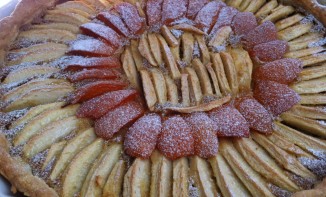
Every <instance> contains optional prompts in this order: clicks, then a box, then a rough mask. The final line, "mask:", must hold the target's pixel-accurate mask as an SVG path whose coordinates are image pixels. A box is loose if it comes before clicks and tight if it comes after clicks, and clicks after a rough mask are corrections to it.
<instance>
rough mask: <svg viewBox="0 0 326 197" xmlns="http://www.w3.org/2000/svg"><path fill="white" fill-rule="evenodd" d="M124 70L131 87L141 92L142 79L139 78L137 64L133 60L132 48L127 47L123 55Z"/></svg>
mask: <svg viewBox="0 0 326 197" xmlns="http://www.w3.org/2000/svg"><path fill="white" fill-rule="evenodd" d="M121 60H122V67H123V70H124V72H125V74H126V76H127V78H128V80H129V81H130V83H131V85H132V86H133V87H135V88H137V89H138V90H140V87H141V86H140V77H139V76H138V72H137V68H136V64H135V62H134V59H133V58H132V53H131V49H130V47H127V48H126V49H125V50H124V52H123V53H122V55H121Z"/></svg>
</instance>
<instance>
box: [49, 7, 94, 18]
mask: <svg viewBox="0 0 326 197" xmlns="http://www.w3.org/2000/svg"><path fill="white" fill-rule="evenodd" d="M67 12H69V13H73V14H78V15H80V16H83V17H85V18H87V19H89V18H91V15H90V14H88V13H87V12H84V11H82V10H78V9H74V8H62V7H61V8H57V7H56V8H55V9H53V10H48V11H47V14H61V13H67Z"/></svg>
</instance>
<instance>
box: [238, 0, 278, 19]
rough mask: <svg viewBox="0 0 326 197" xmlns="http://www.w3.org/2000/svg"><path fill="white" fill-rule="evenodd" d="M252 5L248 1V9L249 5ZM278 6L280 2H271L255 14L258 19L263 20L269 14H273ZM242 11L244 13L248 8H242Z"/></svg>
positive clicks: (274, 0) (273, 0)
mask: <svg viewBox="0 0 326 197" xmlns="http://www.w3.org/2000/svg"><path fill="white" fill-rule="evenodd" d="M250 3H251V1H250V0H248V1H247V5H246V6H247V7H248V5H249V4H250ZM277 6H278V2H277V1H276V0H272V1H269V2H267V3H265V5H263V6H262V7H261V8H260V9H259V10H258V11H257V12H256V14H255V16H256V17H257V18H263V17H266V16H267V15H268V14H269V13H271V12H272V10H273V9H274V8H276V7H277ZM240 7H241V8H240V11H244V10H245V9H246V8H245V7H242V6H240Z"/></svg>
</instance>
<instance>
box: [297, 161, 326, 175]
mask: <svg viewBox="0 0 326 197" xmlns="http://www.w3.org/2000/svg"><path fill="white" fill-rule="evenodd" d="M299 161H300V162H301V163H302V165H304V166H305V167H307V168H308V169H310V170H311V171H312V172H314V173H315V174H316V175H317V176H319V177H320V178H323V177H325V176H326V158H322V159H310V158H305V157H301V158H299Z"/></svg>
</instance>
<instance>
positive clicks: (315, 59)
mask: <svg viewBox="0 0 326 197" xmlns="http://www.w3.org/2000/svg"><path fill="white" fill-rule="evenodd" d="M299 60H301V61H302V64H303V67H308V66H314V65H316V64H319V63H324V62H325V61H326V53H318V54H314V55H311V56H307V57H302V58H299Z"/></svg>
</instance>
